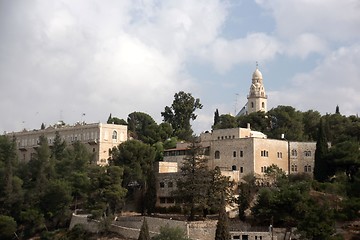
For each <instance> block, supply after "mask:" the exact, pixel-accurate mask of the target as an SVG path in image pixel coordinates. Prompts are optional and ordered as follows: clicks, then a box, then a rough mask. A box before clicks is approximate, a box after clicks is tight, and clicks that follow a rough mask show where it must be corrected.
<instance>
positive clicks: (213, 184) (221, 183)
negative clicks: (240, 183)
mask: <svg viewBox="0 0 360 240" xmlns="http://www.w3.org/2000/svg"><path fill="white" fill-rule="evenodd" d="M233 189H234V182H232V181H230V177H227V176H223V175H221V171H220V168H219V167H215V169H213V170H211V171H210V182H209V191H208V195H207V205H206V207H205V209H204V210H205V212H204V214H203V216H204V217H206V215H207V212H208V208H209V209H210V210H212V211H214V212H219V211H220V208H221V206H222V204H223V203H222V201H225V204H230V203H233V202H234V197H233V196H234V192H233Z"/></svg>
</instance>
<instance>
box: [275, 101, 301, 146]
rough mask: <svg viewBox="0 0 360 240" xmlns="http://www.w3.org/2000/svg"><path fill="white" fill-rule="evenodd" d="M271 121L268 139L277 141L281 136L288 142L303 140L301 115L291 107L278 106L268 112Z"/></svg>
mask: <svg viewBox="0 0 360 240" xmlns="http://www.w3.org/2000/svg"><path fill="white" fill-rule="evenodd" d="M268 116H269V117H270V120H271V131H270V132H269V137H270V138H275V139H279V138H280V137H281V135H282V134H285V136H286V138H287V139H288V140H290V141H300V140H303V138H304V125H303V115H302V113H301V112H300V111H297V110H296V109H295V108H293V107H291V106H278V107H276V108H273V109H271V110H270V111H269V112H268Z"/></svg>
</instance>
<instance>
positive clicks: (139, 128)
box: [128, 112, 160, 144]
mask: <svg viewBox="0 0 360 240" xmlns="http://www.w3.org/2000/svg"><path fill="white" fill-rule="evenodd" d="M128 130H129V131H130V132H131V135H132V137H133V138H134V139H137V140H140V141H142V142H144V143H148V144H154V143H156V142H158V141H160V136H159V126H158V125H157V124H156V122H155V121H154V119H153V118H152V117H151V116H150V115H148V114H146V113H143V112H133V113H130V114H129V116H128Z"/></svg>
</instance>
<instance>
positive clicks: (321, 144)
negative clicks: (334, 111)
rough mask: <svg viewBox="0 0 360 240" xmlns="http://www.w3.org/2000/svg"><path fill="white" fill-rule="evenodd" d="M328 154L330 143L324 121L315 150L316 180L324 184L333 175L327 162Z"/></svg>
mask: <svg viewBox="0 0 360 240" xmlns="http://www.w3.org/2000/svg"><path fill="white" fill-rule="evenodd" d="M327 153H328V143H327V138H326V135H325V128H324V123H323V120H322V119H321V120H320V126H319V131H318V138H317V142H316V150H315V163H314V178H315V179H316V180H317V181H320V182H323V181H325V180H327V179H328V177H329V176H330V175H331V170H330V167H329V165H328V162H327V158H326V155H327Z"/></svg>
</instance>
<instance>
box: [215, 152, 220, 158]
mask: <svg viewBox="0 0 360 240" xmlns="http://www.w3.org/2000/svg"><path fill="white" fill-rule="evenodd" d="M215 159H220V152H219V151H215Z"/></svg>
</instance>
